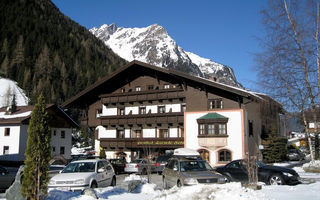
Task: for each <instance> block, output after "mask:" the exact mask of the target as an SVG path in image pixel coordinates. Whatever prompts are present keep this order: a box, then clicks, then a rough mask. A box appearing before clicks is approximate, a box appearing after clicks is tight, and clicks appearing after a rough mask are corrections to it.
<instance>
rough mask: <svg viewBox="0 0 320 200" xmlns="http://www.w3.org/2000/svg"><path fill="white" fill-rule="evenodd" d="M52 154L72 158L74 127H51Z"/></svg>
mask: <svg viewBox="0 0 320 200" xmlns="http://www.w3.org/2000/svg"><path fill="white" fill-rule="evenodd" d="M50 145H51V147H52V151H51V152H52V156H55V155H62V156H63V157H64V158H66V159H69V158H71V148H72V129H71V128H51V142H50Z"/></svg>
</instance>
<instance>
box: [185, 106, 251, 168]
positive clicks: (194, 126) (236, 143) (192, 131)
mask: <svg viewBox="0 0 320 200" xmlns="http://www.w3.org/2000/svg"><path fill="white" fill-rule="evenodd" d="M210 112H215V113H218V114H220V115H223V116H224V117H226V118H228V123H227V135H228V137H227V138H226V140H227V142H226V143H227V144H226V145H225V146H207V147H206V146H200V145H199V142H198V141H199V138H198V134H199V126H198V122H197V119H199V118H200V117H202V116H204V115H206V114H208V113H210ZM210 112H186V113H185V128H184V130H185V147H186V148H190V149H194V150H197V151H199V150H201V149H205V150H207V151H208V152H209V153H210V155H209V158H210V161H209V162H210V164H211V165H212V166H215V165H219V163H218V152H219V151H220V150H224V149H225V150H228V151H230V152H231V159H232V160H235V159H241V158H243V156H244V149H245V147H244V128H243V111H242V110H241V109H239V110H230V111H228V110H221V111H210Z"/></svg>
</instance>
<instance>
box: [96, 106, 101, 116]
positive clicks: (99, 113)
mask: <svg viewBox="0 0 320 200" xmlns="http://www.w3.org/2000/svg"><path fill="white" fill-rule="evenodd" d="M101 114H102V108H99V109H97V114H96V117H100V116H101Z"/></svg>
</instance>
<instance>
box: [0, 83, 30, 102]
mask: <svg viewBox="0 0 320 200" xmlns="http://www.w3.org/2000/svg"><path fill="white" fill-rule="evenodd" d="M13 96H15V97H16V105H17V106H25V105H28V97H27V96H26V95H25V93H24V92H23V90H22V89H21V88H20V87H19V86H18V85H17V82H14V81H12V80H10V79H6V78H1V77H0V108H1V107H4V106H9V105H11V103H12V99H13Z"/></svg>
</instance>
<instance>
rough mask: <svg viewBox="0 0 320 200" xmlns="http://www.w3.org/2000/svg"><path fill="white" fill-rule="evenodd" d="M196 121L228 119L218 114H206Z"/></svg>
mask: <svg viewBox="0 0 320 200" xmlns="http://www.w3.org/2000/svg"><path fill="white" fill-rule="evenodd" d="M198 119H228V118H227V117H225V116H223V115H220V114H218V113H208V114H206V115H204V116H202V117H200V118H198Z"/></svg>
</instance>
